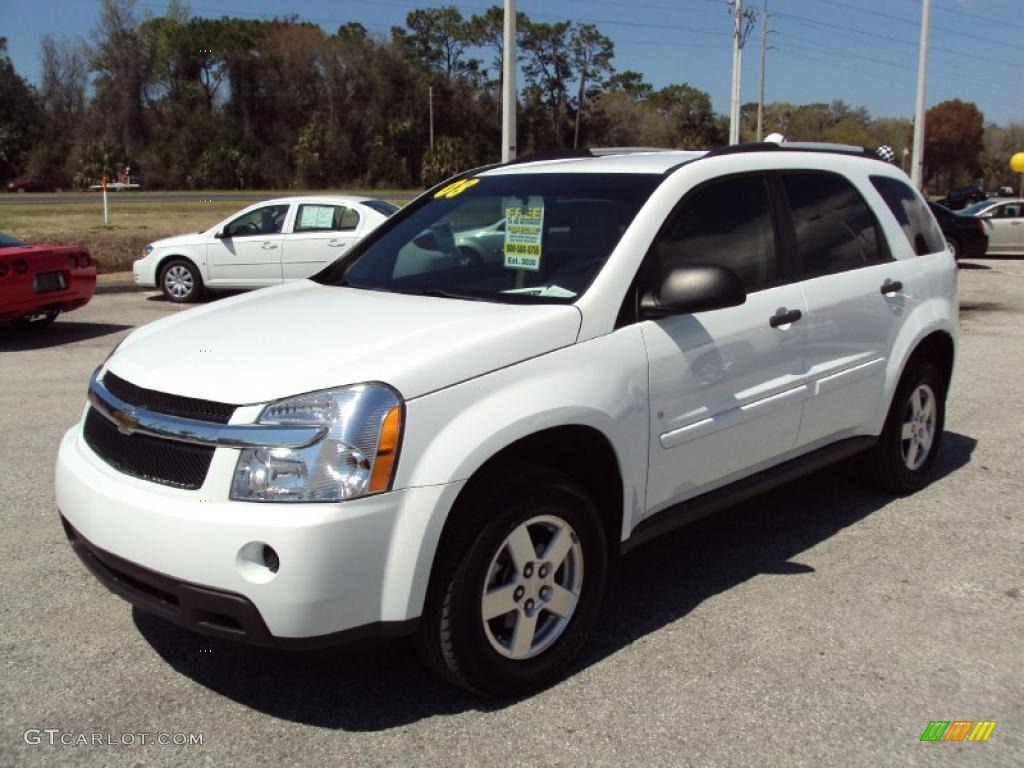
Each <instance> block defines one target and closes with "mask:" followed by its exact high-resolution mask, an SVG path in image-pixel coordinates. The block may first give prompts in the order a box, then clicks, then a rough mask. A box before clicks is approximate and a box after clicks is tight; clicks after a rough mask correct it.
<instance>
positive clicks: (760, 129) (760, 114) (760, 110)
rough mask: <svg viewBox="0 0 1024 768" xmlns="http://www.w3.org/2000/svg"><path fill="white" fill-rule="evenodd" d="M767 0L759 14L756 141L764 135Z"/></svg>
mask: <svg viewBox="0 0 1024 768" xmlns="http://www.w3.org/2000/svg"><path fill="white" fill-rule="evenodd" d="M768 15H769V14H768V0H764V11H763V12H762V13H761V87H760V89H759V91H758V95H757V140H758V141H761V137H762V136H763V135H764V70H765V60H766V58H767V56H766V54H767V51H768Z"/></svg>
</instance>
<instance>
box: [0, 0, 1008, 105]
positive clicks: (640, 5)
mask: <svg viewBox="0 0 1024 768" xmlns="http://www.w3.org/2000/svg"><path fill="white" fill-rule="evenodd" d="M767 2H768V11H769V14H770V16H769V21H768V36H767V39H768V45H769V46H770V47H769V50H768V53H767V67H766V73H767V74H766V86H765V98H766V100H767V101H769V102H770V101H789V102H793V103H796V104H804V103H810V102H819V101H824V102H828V101H832V100H833V99H842V100H843V101H845V102H847V103H848V104H850V105H852V106H864V107H867V109H868V110H869V111H870V113H871V114H872V116H874V117H912V116H913V112H914V98H915V89H916V84H917V62H918V47H919V46H918V41H919V38H920V34H921V11H922V7H921V0H767ZM492 4H494V3H492V2H489V1H488V0H466V2H454V3H443V2H417V1H416V0H302V2H298V0H193V1H192V2H190V3H189V6H190V8H191V9H192V12H193V13H194V14H195V15H201V16H211V17H220V16H224V15H230V16H242V17H247V18H273V17H274V16H286V15H290V14H293V13H297V14H299V15H300V17H301V18H302V19H304V20H307V21H313V22H316V23H318V24H320V25H321V26H322V27H324V29H326V30H327V31H328V32H334V31H335V30H336V29H337V27H338V26H339V25H341V24H343V23H346V22H349V21H357V22H359V23H361V24H363V25H364V26H365V27H366V28H367V29H368V30H369V32H370V33H371V34H374V35H381V36H384V35H387V34H388V31H389V30H390V28H391V27H392V26H393V25H401V24H402V23H403V21H404V19H405V16H406V14H407V13H408V12H409V11H410V10H413V9H414V8H423V7H436V6H438V5H455V6H456V7H458V8H459V9H460V10H461V11H462V13H463V15H465V16H467V17H468V16H470V15H472V14H474V13H479V12H481V11H482V10H484V9H485V8H486V7H487V6H488V5H492ZM744 4H745V6H746V7H751V6H752V7H754V8H756V9H758V10H762V9H763V4H764V0H745V3H744ZM166 6H167V3H166V0H139V1H138V4H137V8H138V10H139V11H140V12H142V13H152V14H154V15H160V14H162V13H163V11H164V9H165V8H166ZM99 7H100V2H99V0H0V36H6V37H7V38H8V52H9V55H10V56H11V59H12V60H13V62H14V66H15V68H16V69H17V71H18V72H19V73H21V74H22V75H23V76H25V77H26V78H27V79H28V80H29V81H31V82H37V80H38V76H39V43H40V39H41V38H42V37H43V35H46V34H50V35H53V36H55V37H57V38H60V37H64V36H79V37H82V38H85V39H86V40H88V39H89V37H90V35H91V31H92V29H93V27H94V26H95V23H96V19H97V16H98V13H99ZM519 10H520V11H524V12H526V13H527V14H528V15H529V16H530V18H531V19H533V20H534V21H549V22H550V21H558V20H562V19H572V20H574V21H580V22H590V23H594V24H596V25H597V26H598V28H599V29H600V30H601V31H602V33H604V34H605V35H607V36H608V37H610V38H611V39H612V40H613V42H614V43H615V60H614V65H615V67H616V69H617V70H618V71H622V70H627V69H629V70H636V71H639V72H641V73H642V74H643V75H644V76H645V78H646V79H647V81H648V82H650V83H652V84H653V85H654V86H655V87H659V88H660V87H663V86H665V85H668V84H670V83H680V82H686V83H689V84H690V85H693V86H695V87H697V88H700V89H701V90H704V91H707V92H708V93H709V94H711V98H712V101H713V104H714V108H715V110H716V111H717V112H720V113H724V114H727V113H728V111H729V87H730V78H731V66H732V48H731V45H732V43H731V21H730V17H729V7H728V5H727V3H726V2H725V0H636V1H635V2H630V1H629V0H519ZM931 15H932V19H931V25H930V26H931V37H930V44H929V68H928V79H927V99H926V101H927V105H928V106H932V105H934V104H936V103H938V102H940V101H945V100H947V99H953V98H959V99H963V100H965V101H973V102H974V103H975V104H977V106H978V108H979V109H981V111H982V112H983V113H984V114H985V118H986V121H988V122H996V123H999V124H1003V125H1005V124H1007V123H1009V122H1021V121H1024V0H932V14H931ZM759 49H760V28H759V27H756V28H755V29H754V30H753V32H752V34H751V35H750V37H749V39H748V41H747V43H746V47H745V48H744V55H743V78H742V100H743V101H744V102H747V101H756V99H757V89H758V78H759V67H760V50H759ZM488 58H489V57H488Z"/></svg>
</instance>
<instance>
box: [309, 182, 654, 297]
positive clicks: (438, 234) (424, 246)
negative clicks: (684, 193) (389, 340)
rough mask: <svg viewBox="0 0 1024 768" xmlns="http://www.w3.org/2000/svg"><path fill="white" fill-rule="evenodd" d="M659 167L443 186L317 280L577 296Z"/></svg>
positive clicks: (459, 293) (460, 293)
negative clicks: (651, 171) (650, 170)
mask: <svg viewBox="0 0 1024 768" xmlns="http://www.w3.org/2000/svg"><path fill="white" fill-rule="evenodd" d="M661 181H662V177H661V176H657V175H653V174H621V173H616V174H595V173H573V174H558V173H544V174H538V173H517V174H503V175H496V176H480V177H476V178H467V179H462V180H460V181H456V182H454V183H453V184H449V185H447V186H445V187H442V188H441V189H440V190H438V191H436V192H435V193H434V194H433V197H432V198H431V199H429V200H427V201H423V200H420V201H418V202H417V203H414V204H413V206H412V207H411V208H410V209H409V210H408V211H403V213H402V214H399V215H398V216H397V217H396V219H394V220H393V222H394V223H393V224H391V225H387V224H385V225H383V229H384V230H385V231H384V232H383V234H382V235H381V236H380V237H376V238H371V239H370V240H369V241H367V244H366V245H364V246H363V247H362V248H359V247H357V248H356V249H355V250H354V251H353V253H352V254H351V256H350V257H349V258H346V259H343V260H342V261H339V262H336V263H335V264H334V265H332V266H330V267H328V268H327V269H326V270H324V271H323V272H321V273H320V274H319V275H317V276H316V277H315V278H314V279H316V280H318V281H319V282H321V283H325V284H327V285H346V286H351V287H355V288H369V289H374V290H383V291H391V292H395V293H414V294H422V295H435V296H447V297H451V298H464V299H481V300H485V301H498V302H520V303H521V302H531V303H535V302H543V303H570V302H572V301H574V300H575V299H576V298H577V297H578V296H579V295H580V294H581V293H583V291H585V290H586V289H587V286H589V285H590V283H591V281H592V280H593V279H594V277H595V276H596V275H597V273H598V272H599V271H600V270H601V267H603V266H604V263H605V261H606V260H607V258H608V256H609V255H610V254H611V252H612V249H613V248H614V247H615V245H616V243H618V241H619V238H620V237H622V233H623V232H625V230H626V227H628V226H629V224H630V222H632V221H633V217H634V216H636V213H637V211H639V210H640V207H641V206H642V205H643V204H644V202H645V201H646V200H647V198H648V197H649V196H650V194H651V192H653V191H654V189H655V187H657V185H658V184H659V183H660V182H661Z"/></svg>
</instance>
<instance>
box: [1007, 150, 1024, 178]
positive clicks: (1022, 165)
mask: <svg viewBox="0 0 1024 768" xmlns="http://www.w3.org/2000/svg"><path fill="white" fill-rule="evenodd" d="M1010 168H1011V169H1012V170H1013V172H1014V173H1024V152H1018V153H1017V154H1016V155H1014V156H1013V157H1011V158H1010Z"/></svg>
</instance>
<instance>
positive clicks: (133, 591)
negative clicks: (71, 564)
mask: <svg viewBox="0 0 1024 768" xmlns="http://www.w3.org/2000/svg"><path fill="white" fill-rule="evenodd" d="M61 523H62V524H63V526H64V533H65V534H66V535H67V537H68V542H69V543H70V544H71V548H72V549H73V550H74V552H75V554H76V555H78V559H79V560H81V561H82V564H83V565H85V567H86V568H88V569H89V571H90V572H92V575H93V576H95V577H96V578H97V579H99V581H100V583H102V584H103V585H104V586H105V587H106V588H107V589H109V590H110V591H111V592H113V593H114V594H115V595H119V596H120V597H123V598H124V599H125V600H127V601H128V602H130V603H131V604H132V605H135V606H138V607H139V608H142V609H143V610H145V611H148V612H149V613H154V614H156V615H157V616H161V617H163V618H165V619H167V620H168V621H172V622H174V623H175V624H177V625H179V626H182V627H185V628H186V629H191V630H193V631H195V632H199V633H201V634H204V635H210V636H211V637H222V638H226V639H228V640H236V641H241V642H246V643H249V644H251V645H260V646H266V647H272V648H285V649H288V650H305V649H312V648H322V647H325V646H334V645H340V644H343V643H356V642H373V641H382V640H387V639H391V638H396V637H402V636H405V635H410V634H412V633H413V632H414V631H415V630H416V624H417V623H418V620H417V619H410V620H408V621H379V622H375V623H373V624H366V625H363V626H361V627H354V628H352V629H348V630H342V631H340V632H334V633H332V634H329V635H319V636H316V637H301V638H288V637H274V636H273V635H272V634H271V633H270V630H269V629H268V628H267V624H266V622H265V621H263V617H262V616H261V615H260V612H259V610H258V609H257V608H256V606H255V605H254V604H253V603H252V601H251V600H249V599H248V598H246V597H245V596H243V595H238V594H235V593H233V592H226V591H224V590H219V589H210V588H209V587H204V586H202V585H200V584H190V583H189V582H187V581H180V580H178V579H174V578H171V577H169V576H164V575H163V574H161V573H157V572H156V571H151V570H149V569H147V568H142V567H141V566H138V565H136V564H135V563H130V562H128V561H127V560H123V559H122V558H120V557H117V556H116V555H112V554H111V553H109V552H104V551H103V550H102V549H100V548H99V547H97V546H96V545H95V544H93V543H92V542H90V541H88V540H86V539H85V537H84V536H82V534H80V533H79V532H78V531H76V530H75V527H74V526H73V525H71V523H69V522H68V521H67V519H66V518H65V517H64V516H63V515H61Z"/></svg>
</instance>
